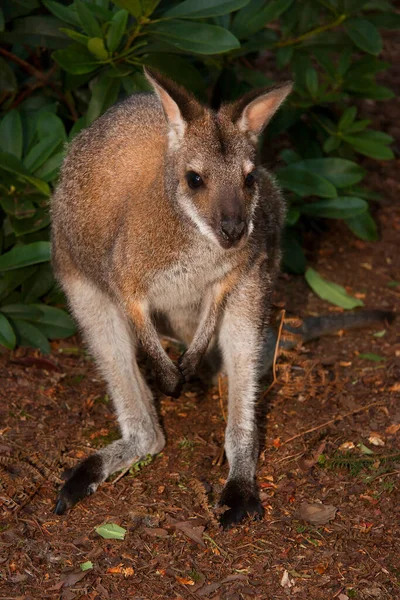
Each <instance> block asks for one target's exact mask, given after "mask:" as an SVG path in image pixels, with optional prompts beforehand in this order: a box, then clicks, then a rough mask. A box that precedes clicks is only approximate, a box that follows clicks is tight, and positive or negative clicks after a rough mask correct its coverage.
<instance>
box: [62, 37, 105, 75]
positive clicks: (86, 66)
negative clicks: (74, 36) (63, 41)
mask: <svg viewBox="0 0 400 600" xmlns="http://www.w3.org/2000/svg"><path fill="white" fill-rule="evenodd" d="M52 56H53V58H54V60H55V61H56V62H58V64H59V65H60V67H62V68H63V69H64V71H67V72H68V73H72V74H74V75H83V74H84V73H91V72H92V71H95V70H96V69H97V67H98V66H99V64H98V62H97V61H96V60H95V59H94V57H93V55H92V54H90V52H89V50H88V49H87V48H85V47H83V46H81V45H80V44H74V45H72V46H69V47H68V48H65V50H56V51H55V52H53V55H52Z"/></svg>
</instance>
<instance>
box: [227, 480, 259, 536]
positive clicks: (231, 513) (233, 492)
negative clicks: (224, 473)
mask: <svg viewBox="0 0 400 600" xmlns="http://www.w3.org/2000/svg"><path fill="white" fill-rule="evenodd" d="M219 505H220V506H228V507H229V508H228V510H226V511H225V512H224V513H223V514H222V515H221V518H220V523H221V525H222V527H223V528H224V529H229V528H230V527H232V526H233V525H236V524H237V523H240V522H241V521H243V520H244V519H246V518H247V517H253V519H255V520H257V521H260V520H261V519H262V518H263V516H264V508H263V505H262V504H261V500H260V497H259V495H258V492H257V490H256V487H255V485H254V484H251V483H249V482H248V481H237V480H234V479H232V480H231V481H228V483H227V484H226V486H225V488H224V490H223V492H222V495H221V499H220V501H219Z"/></svg>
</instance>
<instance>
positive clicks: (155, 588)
mask: <svg viewBox="0 0 400 600" xmlns="http://www.w3.org/2000/svg"><path fill="white" fill-rule="evenodd" d="M395 41H396V38H395V37H393V36H388V38H387V40H386V50H385V53H386V58H387V59H388V60H391V59H392V60H393V58H394V52H395ZM386 77H389V79H390V80H388V79H387V81H388V83H389V84H390V85H391V86H392V87H393V88H396V86H397V89H399V83H400V68H399V66H396V67H395V68H393V69H392V70H391V72H390V75H389V76H386ZM364 110H365V112H367V113H369V114H371V115H372V116H373V118H374V120H375V122H377V123H378V124H379V126H380V127H381V128H382V129H383V130H384V131H388V132H389V133H391V134H392V135H394V136H395V137H396V138H397V148H396V156H397V158H396V160H394V161H392V162H390V163H385V162H382V163H379V162H372V161H366V162H365V164H366V166H367V167H368V168H369V170H370V175H369V183H370V185H371V187H372V188H374V189H376V190H378V191H379V192H380V193H381V194H382V200H381V202H380V203H379V204H377V205H376V206H375V208H374V212H375V214H376V218H377V220H378V222H379V227H380V234H381V239H380V241H378V242H375V243H365V242H361V241H359V240H357V239H356V238H354V237H353V236H352V235H351V234H350V233H349V232H348V231H347V229H346V228H345V226H344V225H340V224H339V223H333V224H332V225H331V226H330V229H329V230H328V232H327V233H326V234H324V235H323V236H322V237H321V239H316V237H315V236H314V237H313V239H312V240H310V243H309V252H308V253H309V256H308V258H309V260H310V264H311V265H312V266H314V267H315V268H316V269H317V270H318V271H319V272H320V273H321V274H322V275H324V276H326V277H327V278H329V279H331V280H333V281H336V282H337V283H340V284H342V285H344V286H346V289H347V290H348V291H349V292H350V293H352V294H355V295H358V297H361V298H362V299H363V300H364V303H365V305H366V307H374V308H385V309H394V310H395V309H396V306H397V307H398V306H399V300H400V286H398V287H396V284H395V283H394V282H398V281H399V280H400V252H399V232H400V205H399V202H398V197H399V192H400V189H399V188H400V184H399V177H398V171H399V168H400V160H399V154H400V126H399V122H400V118H399V117H400V114H399V113H400V110H399V106H398V101H397V99H396V100H393V101H389V102H386V103H385V104H383V103H380V104H379V105H375V103H372V102H370V103H365V106H364ZM275 303H276V305H277V306H278V307H279V308H283V307H284V308H285V309H287V311H288V312H289V311H290V312H291V313H294V314H296V315H301V316H305V315H308V314H323V313H326V312H328V311H330V310H333V308H332V307H330V306H329V305H328V304H327V303H326V302H323V301H322V300H319V299H318V298H317V297H315V296H314V295H313V294H312V293H311V292H310V290H309V288H308V287H307V285H306V284H305V282H304V280H303V279H302V278H301V277H294V276H288V275H282V276H281V278H280V280H279V284H278V289H277V293H276V296H275ZM398 331H399V330H398V324H397V325H396V323H395V324H394V325H392V326H390V327H388V326H385V325H381V326H377V327H373V328H371V329H369V330H362V331H358V332H352V333H346V332H340V334H339V335H337V336H335V337H332V338H325V339H322V340H320V341H318V342H315V343H312V344H309V345H307V347H305V348H303V349H300V350H297V351H296V352H294V353H292V354H291V356H289V357H280V358H278V371H277V382H276V383H275V385H273V387H272V388H271V389H270V391H269V393H268V394H267V395H265V394H262V397H261V399H260V403H259V406H258V408H259V421H260V431H261V456H260V461H259V468H258V481H259V485H260V489H261V497H262V501H263V504H264V507H265V518H264V520H263V521H262V522H257V523H253V522H247V523H245V524H243V525H241V526H240V527H237V528H234V529H231V530H229V531H226V532H224V531H222V530H221V529H220V527H219V526H218V522H217V519H216V514H215V512H214V508H213V507H214V503H215V500H216V499H217V498H218V495H219V493H220V491H221V489H222V486H223V483H224V481H225V478H226V476H227V464H226V461H224V460H223V454H222V452H221V451H222V448H223V441H224V426H225V416H226V385H225V382H224V381H223V380H221V381H220V385H219V386H216V387H213V388H212V387H207V386H206V384H205V383H203V382H202V381H201V380H199V381H197V382H195V383H194V384H193V385H190V386H186V389H185V392H184V393H183V395H182V397H181V398H180V399H179V400H172V399H169V398H166V397H162V396H161V397H160V395H159V394H158V396H157V397H158V399H159V402H160V413H161V417H162V420H163V425H164V428H165V431H166V434H167V440H168V441H167V446H166V448H165V449H164V451H163V452H162V453H161V454H160V455H159V456H157V457H155V458H154V459H153V460H152V461H151V460H146V461H143V462H142V463H141V464H138V465H135V467H134V468H133V469H132V470H131V471H130V472H127V473H125V474H124V476H123V477H117V478H114V480H113V481H109V482H107V483H105V484H103V485H102V486H101V487H100V488H99V490H98V492H97V493H96V494H95V495H94V496H92V497H90V498H88V499H86V500H85V501H83V502H81V503H80V504H79V505H77V506H76V507H75V508H74V509H73V510H71V511H70V512H69V513H68V514H67V515H65V516H63V517H57V516H55V515H54V513H53V508H54V503H55V498H56V493H57V489H58V487H59V485H60V484H61V478H60V477H61V473H62V471H63V470H64V469H65V468H67V467H70V466H72V465H73V464H75V463H76V461H77V460H79V459H81V458H83V457H84V456H86V455H87V454H88V453H89V452H90V450H91V449H92V448H97V447H99V446H102V445H104V444H105V443H107V442H109V441H110V440H112V439H115V438H116V437H118V430H117V425H116V421H115V418H114V415H113V412H112V407H111V405H110V402H109V399H108V396H107V393H106V389H105V385H104V383H103V382H102V380H101V378H100V376H99V374H98V373H97V372H96V370H95V367H94V365H93V362H92V360H91V358H90V357H89V356H88V355H87V353H86V352H85V349H84V346H83V345H82V344H81V343H80V341H79V339H71V340H67V341H64V342H62V343H53V345H52V348H53V352H52V354H51V356H49V357H42V356H40V354H39V353H38V352H34V351H28V350H25V349H20V350H18V351H16V352H13V353H3V354H2V355H1V356H0V378H1V387H0V398H1V406H0V531H1V534H0V600H6V599H13V600H15V599H19V600H31V599H32V600H33V599H38V598H50V599H56V598H61V599H62V600H72V599H73V598H77V599H78V598H80V599H81V600H83V599H84V600H103V599H108V598H113V599H116V600H118V599H126V598H132V599H136V600H139V599H141V600H156V599H168V600H169V599H171V600H172V599H178V598H183V599H190V598H209V599H211V600H217V599H221V600H239V599H244V598H246V599H247V598H249V599H253V598H254V599H262V600H264V599H265V600H280V599H285V598H289V597H290V598H294V599H299V600H302V599H316V600H317V599H324V600H325V599H333V598H338V599H339V600H347V599H348V598H356V599H357V600H358V599H366V600H367V599H376V600H389V599H391V600H394V599H396V598H400V514H399V500H400V498H399V481H400V480H399V475H400V405H399V403H398V398H399V391H400V384H399V374H400V338H399V334H398ZM172 352H174V349H173V348H172ZM175 352H176V350H175ZM368 353H372V354H373V355H377V356H378V357H380V359H379V358H377V356H375V361H374V360H371V359H368V358H365V357H363V356H361V355H363V354H364V355H365V354H368ZM270 383H271V382H270V381H266V382H264V384H263V389H264V390H266V389H267V388H268V387H269V384H270ZM156 395H157V393H156ZM343 444H345V446H343ZM352 445H354V447H352ZM150 463H151V464H150ZM303 503H322V505H323V506H324V507H325V510H326V511H327V512H329V517H330V520H329V521H328V522H326V523H324V524H320V525H319V524H312V523H310V522H308V521H306V520H304V519H303V518H302V517H304V516H305V515H304V512H303V511H304V510H305V508H307V506H306V505H304V504H303ZM314 516H315V515H314ZM317 516H318V515H317ZM104 523H116V524H118V525H120V526H121V527H123V528H124V529H126V534H125V538H124V539H123V540H119V539H103V538H102V537H101V536H100V535H99V534H98V533H97V532H96V531H95V528H96V527H98V526H99V525H102V524H104ZM89 561H90V565H87V566H91V567H92V568H89V569H88V570H81V567H80V565H82V564H83V563H88V562H89Z"/></svg>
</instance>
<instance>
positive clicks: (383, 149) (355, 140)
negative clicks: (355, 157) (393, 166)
mask: <svg viewBox="0 0 400 600" xmlns="http://www.w3.org/2000/svg"><path fill="white" fill-rule="evenodd" d="M366 133H368V132H361V133H359V135H357V136H355V135H344V136H343V140H344V141H345V142H347V143H348V144H350V145H351V146H352V147H353V148H354V150H356V151H357V152H359V153H360V154H364V155H365V156H369V157H370V158H377V159H378V160H391V159H392V158H394V154H393V152H392V151H391V149H390V148H388V147H387V146H385V145H383V143H382V142H379V141H376V140H375V139H372V138H371V137H370V136H369V135H364V134H366Z"/></svg>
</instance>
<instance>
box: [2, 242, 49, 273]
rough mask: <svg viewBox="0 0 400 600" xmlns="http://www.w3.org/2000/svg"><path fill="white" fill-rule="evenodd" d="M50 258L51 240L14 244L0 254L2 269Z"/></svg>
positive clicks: (19, 266) (23, 265) (20, 266)
mask: <svg viewBox="0 0 400 600" xmlns="http://www.w3.org/2000/svg"><path fill="white" fill-rule="evenodd" d="M49 260H50V242H32V243H31V244H25V246H14V248H13V249H12V250H10V251H9V252H6V253H5V254H3V255H2V256H0V271H10V270H11V269H21V268H22V267H27V266H29V265H36V264H38V263H42V262H48V261H49Z"/></svg>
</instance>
